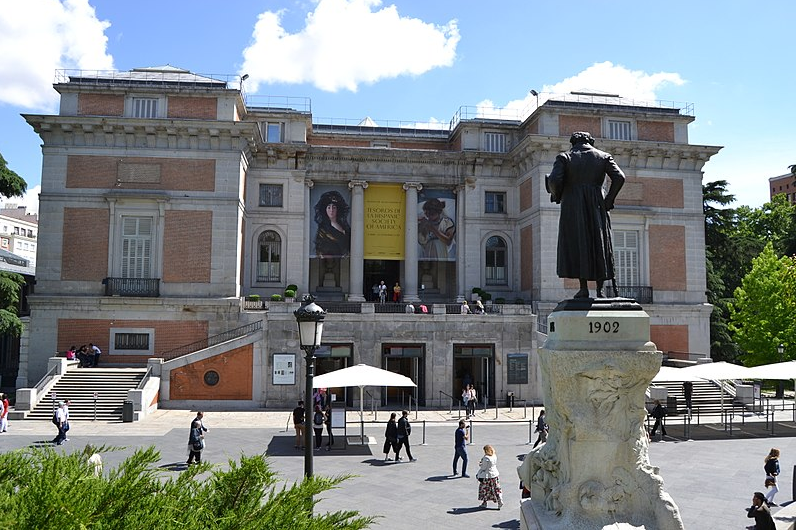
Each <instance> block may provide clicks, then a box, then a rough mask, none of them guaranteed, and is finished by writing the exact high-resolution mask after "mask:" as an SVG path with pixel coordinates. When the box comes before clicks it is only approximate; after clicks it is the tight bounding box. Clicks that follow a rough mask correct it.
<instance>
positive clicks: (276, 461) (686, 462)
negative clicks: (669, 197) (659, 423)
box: [0, 409, 796, 530]
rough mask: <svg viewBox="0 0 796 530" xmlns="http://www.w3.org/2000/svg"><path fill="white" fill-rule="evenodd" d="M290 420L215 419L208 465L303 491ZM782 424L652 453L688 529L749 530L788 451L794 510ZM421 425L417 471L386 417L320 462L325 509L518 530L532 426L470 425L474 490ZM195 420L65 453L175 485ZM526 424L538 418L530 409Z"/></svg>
mask: <svg viewBox="0 0 796 530" xmlns="http://www.w3.org/2000/svg"><path fill="white" fill-rule="evenodd" d="M518 412H520V413H518ZM289 414H290V413H289V412H288V411H251V412H213V411H208V412H207V413H206V414H205V424H206V425H207V427H208V428H209V429H210V431H209V432H208V434H207V437H206V440H207V449H206V450H205V452H204V455H203V457H204V459H205V460H207V461H209V462H212V463H218V464H223V463H225V462H226V461H227V460H228V459H230V458H233V459H234V458H237V457H238V456H239V455H240V454H241V453H246V454H253V453H260V452H263V451H265V452H267V453H268V455H269V456H270V457H271V458H270V462H271V464H272V465H273V467H274V468H275V469H276V470H277V471H279V472H280V473H281V474H282V476H283V477H284V479H285V480H287V481H290V482H292V481H294V480H300V479H301V477H302V474H303V466H304V458H303V452H302V451H301V450H298V449H295V448H294V435H293V430H292V425H291V426H290V428H289V430H286V426H287V423H288V418H289ZM781 414H782V419H781V420H780V419H779V417H778V421H777V423H776V424H775V436H774V437H773V438H772V437H770V436H764V435H763V434H761V433H763V429H762V428H760V429H758V430H755V428H753V427H756V426H757V427H762V425H761V424H755V423H747V427H748V428H746V430H737V429H736V430H735V431H734V436H733V437H732V438H730V437H729V436H728V435H727V434H726V433H725V432H724V430H723V429H722V428H719V427H718V426H711V427H705V428H701V429H693V431H692V436H693V437H694V438H697V439H695V440H693V441H682V440H678V439H676V438H667V439H665V441H663V442H660V441H654V442H652V444H651V446H650V459H651V461H652V464H653V465H654V466H658V467H660V469H661V474H662V476H663V478H664V481H665V488H666V490H667V491H668V492H669V493H670V494H671V495H672V496H673V497H674V499H675V501H676V502H677V504H678V506H679V507H680V511H681V513H682V517H683V521H684V522H685V526H686V528H689V529H700V530H703V529H716V530H726V529H735V528H745V527H746V526H747V525H748V524H749V522H750V520H749V519H747V518H746V513H745V511H744V508H746V507H747V506H749V505H750V503H751V502H750V500H751V496H752V493H753V492H754V491H755V490H762V489H763V479H764V473H763V458H764V456H765V455H766V454H767V452H768V450H769V449H770V448H771V447H778V448H780V449H781V451H782V458H781V465H782V475H781V476H780V493H779V494H778V496H777V498H776V501H777V502H778V503H780V504H783V503H785V504H787V503H788V502H790V501H791V499H792V486H791V485H792V483H793V467H794V465H793V464H794V463H795V462H796V437H792V436H793V435H794V434H796V429H794V424H793V423H792V421H790V420H792V418H791V417H790V414H787V415H786V414H784V413H781ZM414 416H415V414H414V413H413V414H412V416H411V418H412V419H413V421H412V426H413V430H412V437H411V442H412V452H413V453H414V456H415V458H417V462H414V463H409V462H407V461H406V460H404V462H400V463H390V462H384V461H383V458H384V455H383V454H382V453H381V444H382V441H383V432H384V426H383V422H386V420H387V418H388V413H385V412H380V413H379V414H378V417H377V418H376V419H377V420H378V422H379V423H366V424H365V433H366V435H369V436H372V437H374V438H375V439H376V441H377V444H376V445H370V446H367V447H357V446H349V447H348V448H346V449H342V448H341V449H335V450H332V451H328V452H327V451H320V452H315V453H314V454H315V473H316V474H321V475H328V476H332V475H339V474H345V473H350V474H354V475H356V477H355V478H352V479H350V480H348V481H346V482H344V483H343V485H342V487H340V488H339V489H337V490H334V491H330V492H328V493H326V494H325V495H324V496H323V499H322V500H321V501H320V503H319V508H320V509H321V510H328V511H335V510H340V509H356V510H359V511H360V512H361V513H363V514H368V515H381V516H383V517H382V518H381V519H379V520H378V522H377V523H376V524H375V525H374V526H373V528H379V529H417V528H438V529H447V528H460V527H466V528H468V529H482V528H483V529H486V528H519V526H520V525H519V502H520V491H519V488H518V485H519V481H518V479H517V473H516V467H517V465H519V461H520V459H521V458H522V457H523V456H524V455H525V454H527V452H528V451H529V450H530V445H528V443H527V442H528V437H529V428H528V425H529V424H528V422H527V421H522V418H523V416H522V413H521V411H518V409H515V410H514V411H513V413H507V412H506V411H501V412H500V414H499V419H498V420H495V412H494V410H491V411H486V412H479V413H478V415H477V418H476V420H475V421H474V422H473V423H472V425H473V427H472V434H473V443H472V445H470V446H469V448H468V452H469V456H470V465H469V467H468V472H469V474H470V475H471V476H472V477H473V478H470V479H467V478H451V476H450V474H451V471H452V470H451V461H452V457H453V433H454V430H455V428H456V423H457V419H458V416H457V414H456V412H455V411H454V412H453V413H452V414H451V413H449V412H448V411H447V410H444V411H421V412H420V413H419V416H418V419H414ZM193 417H194V413H192V412H190V411H186V410H159V411H157V412H155V413H154V414H152V415H150V416H149V417H148V418H146V419H145V420H143V421H141V422H137V423H104V422H90V421H76V422H73V424H72V429H71V431H70V432H69V438H70V441H69V442H67V443H66V444H65V445H63V446H61V447H58V450H63V451H69V450H73V449H76V448H81V447H83V446H84V445H85V444H87V443H94V444H108V445H117V446H126V449H124V450H122V451H118V452H112V453H107V454H104V455H103V459H104V461H105V464H106V467H109V466H114V465H116V464H118V463H119V462H120V461H121V460H123V459H124V458H125V457H126V456H128V455H129V454H130V453H131V452H132V450H133V448H135V447H143V446H149V445H154V446H155V447H157V448H158V450H160V452H161V456H162V459H161V463H162V464H161V465H162V467H163V469H164V473H179V472H180V469H181V464H183V463H184V462H185V460H186V445H187V439H188V426H189V424H190V420H191V419H192V418H193ZM355 418H358V414H354V413H349V417H348V419H349V421H354V419H355ZM527 418H528V419H530V418H531V411H530V409H529V411H528V416H527ZM373 419H374V417H373V415H372V414H369V413H366V415H365V420H366V421H367V422H372V421H373ZM750 419H751V418H750ZM509 420H514V421H509ZM424 421H425V425H424ZM669 430H670V432H669V434H675V435H676V434H677V431H678V428H677V427H676V426H675V425H674V424H671V427H670V428H669ZM680 430H681V429H680ZM358 433H359V425H358V424H356V425H353V424H349V431H348V434H349V436H350V435H352V434H358ZM711 434H712V436H709V435H711ZM54 435H55V427H54V426H53V425H52V424H51V423H49V422H43V421H14V422H12V423H11V425H10V431H9V432H8V433H5V434H0V451H9V450H12V449H17V448H23V447H29V446H33V445H39V444H43V445H48V444H49V441H50V440H51V439H52V438H53V436H54ZM424 437H425V444H423V440H424ZM338 439H339V437H338ZM324 443H325V440H324ZM487 443H489V444H491V445H493V446H494V447H495V449H496V450H497V454H498V457H499V458H498V468H499V469H500V472H501V483H502V486H503V490H504V501H505V506H504V507H503V509H502V510H500V511H498V510H497V509H495V507H494V505H490V507H489V508H490V509H487V510H483V509H480V508H479V507H478V504H479V503H478V500H477V486H478V482H477V480H476V479H475V478H474V477H475V471H476V470H477V469H478V460H479V459H480V457H481V456H482V454H483V451H482V450H481V447H483V445H484V444H487ZM776 510H777V509H776V508H775V511H776Z"/></svg>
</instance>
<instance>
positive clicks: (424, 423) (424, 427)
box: [420, 420, 426, 445]
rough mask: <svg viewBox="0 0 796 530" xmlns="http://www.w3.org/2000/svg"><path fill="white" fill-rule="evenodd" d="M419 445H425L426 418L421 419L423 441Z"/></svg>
mask: <svg viewBox="0 0 796 530" xmlns="http://www.w3.org/2000/svg"><path fill="white" fill-rule="evenodd" d="M420 445H426V420H423V443H421V444H420Z"/></svg>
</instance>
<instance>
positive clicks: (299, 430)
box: [293, 400, 305, 449]
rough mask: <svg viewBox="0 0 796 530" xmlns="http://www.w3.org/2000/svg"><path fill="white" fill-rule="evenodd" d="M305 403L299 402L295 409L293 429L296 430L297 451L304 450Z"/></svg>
mask: <svg viewBox="0 0 796 530" xmlns="http://www.w3.org/2000/svg"><path fill="white" fill-rule="evenodd" d="M304 414H305V411H304V401H301V400H299V402H298V406H297V407H296V408H294V409H293V428H294V429H295V430H296V445H295V446H294V447H295V448H296V449H303V448H304Z"/></svg>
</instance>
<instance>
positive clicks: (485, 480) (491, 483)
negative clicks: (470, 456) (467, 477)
mask: <svg viewBox="0 0 796 530" xmlns="http://www.w3.org/2000/svg"><path fill="white" fill-rule="evenodd" d="M475 478H477V479H478V500H479V501H481V508H486V503H487V502H488V501H492V502H496V503H497V506H498V510H499V509H501V508H502V507H503V491H502V490H501V489H500V472H499V471H498V468H497V454H496V453H495V448H494V447H492V446H491V445H485V446H484V456H482V457H481V462H480V465H479V467H478V473H476V474H475Z"/></svg>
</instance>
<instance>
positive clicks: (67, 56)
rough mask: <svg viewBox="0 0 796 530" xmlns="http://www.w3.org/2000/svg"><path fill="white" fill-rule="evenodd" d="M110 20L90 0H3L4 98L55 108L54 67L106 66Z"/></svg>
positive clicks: (0, 65) (0, 94)
mask: <svg viewBox="0 0 796 530" xmlns="http://www.w3.org/2000/svg"><path fill="white" fill-rule="evenodd" d="M109 26H110V23H109V22H107V21H101V20H98V19H97V16H96V13H95V11H94V8H93V7H92V6H90V5H89V3H88V0H36V1H35V2H32V1H30V0H3V8H2V9H0V102H3V103H8V104H11V105H18V106H21V107H25V108H28V109H36V110H52V109H53V108H55V106H56V103H57V94H56V92H55V91H54V90H53V89H52V85H53V81H54V74H55V70H57V69H66V68H75V69H84V70H108V69H112V68H113V57H111V56H110V55H108V54H107V51H106V48H107V42H108V39H107V37H106V36H105V30H106V29H107V28H108V27H109Z"/></svg>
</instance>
